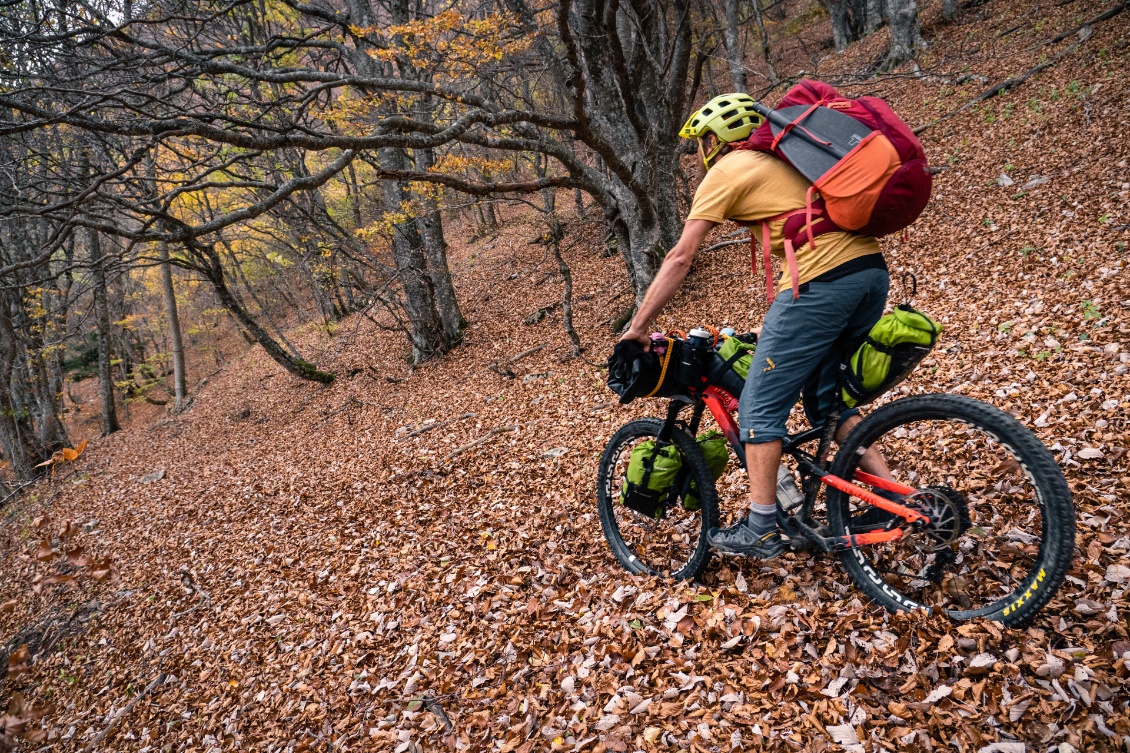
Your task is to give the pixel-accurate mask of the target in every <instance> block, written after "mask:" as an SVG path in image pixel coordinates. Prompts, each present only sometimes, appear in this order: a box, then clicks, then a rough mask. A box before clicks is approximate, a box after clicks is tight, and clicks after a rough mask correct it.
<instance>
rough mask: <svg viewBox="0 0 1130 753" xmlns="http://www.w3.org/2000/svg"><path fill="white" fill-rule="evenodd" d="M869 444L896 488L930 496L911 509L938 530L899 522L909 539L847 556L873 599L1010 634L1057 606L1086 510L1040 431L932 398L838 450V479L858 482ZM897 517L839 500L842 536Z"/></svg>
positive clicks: (833, 519)
mask: <svg viewBox="0 0 1130 753" xmlns="http://www.w3.org/2000/svg"><path fill="white" fill-rule="evenodd" d="M870 447H874V448H876V449H878V450H879V451H880V452H881V453H882V454H883V456H884V457H885V458H886V461H887V463H888V465H889V467H890V469H891V473H892V474H893V476H894V477H895V479H896V480H897V481H899V482H900V483H903V484H906V485H907V486H912V487H915V488H916V489H918V490H919V491H918V492H917V493H916V494H913V495H911V496H909V497H907V498H906V499H904V500H903V504H905V505H907V506H908V507H913V508H915V509H918V510H919V511H921V512H923V513H925V514H926V515H928V516H930V518H931V524H930V525H929V526H926V527H924V528H923V529H922V530H918V531H912V530H911V529H910V528H909V527H908V526H907V525H905V524H900V527H901V528H902V530H903V531H904V535H903V537H902V538H900V539H898V540H896V541H893V542H890V543H886V544H877V545H870V546H863V547H859V548H856V549H850V550H847V551H843V552H840V555H839V556H840V560H841V561H842V562H843V564H844V567H845V568H847V571H848V573H849V574H850V575H851V578H852V580H853V581H854V582H855V583H856V585H857V586H859V588H860V589H861V590H863V591H865V592H866V593H867V594H868V596H870V597H871V598H872V599H874V600H875V601H877V602H878V603H879V604H881V605H883V606H884V607H886V608H887V609H889V610H892V611H897V610H901V609H913V608H917V607H926V608H929V609H941V610H943V611H945V612H946V613H947V614H949V615H950V616H951V617H952V618H953V619H955V620H968V619H973V618H977V617H988V618H990V619H994V620H999V621H1001V622H1003V623H1005V624H1007V625H1017V624H1022V623H1024V622H1027V621H1028V620H1030V619H1031V618H1032V616H1034V615H1035V614H1036V612H1038V611H1039V610H1040V609H1041V608H1042V607H1043V606H1044V605H1045V604H1046V603H1047V602H1048V600H1049V599H1051V597H1052V595H1053V594H1054V593H1055V591H1056V589H1057V588H1059V586H1060V584H1061V583H1062V582H1063V578H1064V576H1065V575H1066V573H1067V569H1068V567H1069V566H1070V563H1071V557H1072V554H1073V552H1074V549H1075V511H1074V507H1073V505H1072V502H1071V493H1070V490H1069V489H1068V486H1067V481H1066V480H1065V479H1064V477H1063V473H1062V472H1061V471H1060V469H1059V467H1058V466H1057V465H1056V463H1055V459H1054V458H1053V457H1052V455H1051V453H1050V452H1049V451H1048V450H1047V448H1046V447H1044V446H1043V444H1041V443H1040V441H1039V440H1038V439H1037V438H1036V436H1035V435H1034V434H1033V433H1032V432H1031V431H1029V430H1028V429H1027V428H1025V427H1024V426H1023V425H1022V424H1020V423H1019V422H1018V421H1017V420H1016V419H1014V418H1013V417H1012V416H1010V415H1008V414H1007V413H1005V412H1004V411H1002V410H1000V409H998V408H995V407H993V406H991V405H987V404H985V403H981V402H978V401H976V400H972V399H970V398H966V397H961V396H957V395H923V396H916V397H911V398H906V399H903V400H897V401H895V402H893V403H889V404H888V405H886V406H884V407H882V408H880V409H879V410H877V411H875V412H874V413H872V414H871V415H870V416H868V417H867V418H866V419H865V420H864V421H863V422H862V423H861V424H860V425H859V426H857V427H856V428H855V430H854V431H852V433H851V434H850V435H849V436H848V437H847V439H846V440H845V441H844V443H843V445H842V446H841V447H840V449H839V451H838V452H837V453H836V458H835V462H834V463H833V465H832V468H831V472H832V473H833V474H834V475H836V476H839V477H840V478H843V479H849V480H850V479H852V477H853V476H854V473H855V471H856V469H857V468H858V466H859V461H860V458H861V457H862V455H863V452H864V451H865V450H866V449H867V448H870ZM890 520H891V516H890V515H889V514H886V513H883V512H882V511H881V510H878V509H877V508H873V507H871V506H870V505H867V504H865V503H863V502H860V501H859V500H856V499H852V498H851V497H849V496H848V495H847V494H845V493H843V492H840V491H837V490H834V489H829V491H828V521H829V524H830V526H831V529H832V532H833V534H835V535H837V536H843V535H847V534H850V533H856V534H858V533H865V532H867V531H874V530H880V529H882V528H884V527H886V526H887V524H888V523H890ZM900 520H901V519H900ZM897 522H898V521H896V522H895V523H897ZM893 525H894V524H891V527H893Z"/></svg>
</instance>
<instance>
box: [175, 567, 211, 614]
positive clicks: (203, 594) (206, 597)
mask: <svg viewBox="0 0 1130 753" xmlns="http://www.w3.org/2000/svg"><path fill="white" fill-rule="evenodd" d="M180 579H181V583H184V585H185V586H186V587H188V588H192V589H194V590H195V591H196V593H197V595H199V596H200V601H198V602H196V603H195V604H194V605H192V606H191V607H189V608H188V609H185V610H184V611H182V612H173V619H176V618H178V617H184V616H185V615H186V614H189V613H190V612H195V611H196V610H197V609H199V608H200V607H202V606H205V607H210V606H212V597H211V595H210V594H209V593H208V592H207V591H205V590H204V589H203V588H201V587H200V586H198V585H196V581H195V580H193V578H192V574H191V573H189V572H188V571H187V570H184V571H182V572H181V574H180Z"/></svg>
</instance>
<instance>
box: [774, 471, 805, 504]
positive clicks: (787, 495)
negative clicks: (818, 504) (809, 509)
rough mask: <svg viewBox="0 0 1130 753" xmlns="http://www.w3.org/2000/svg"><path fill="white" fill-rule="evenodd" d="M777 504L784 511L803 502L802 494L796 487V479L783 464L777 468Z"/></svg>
mask: <svg viewBox="0 0 1130 753" xmlns="http://www.w3.org/2000/svg"><path fill="white" fill-rule="evenodd" d="M777 502H778V503H779V504H780V505H781V507H782V508H783V509H784V510H786V511H788V510H791V509H792V508H794V507H796V506H797V505H799V504H801V503H802V502H804V494H803V493H801V491H800V489H799V488H798V487H797V485H796V479H794V478H793V474H792V472H791V471H790V470H789V469H788V468H786V467H785V466H784V465H783V464H782V465H779V466H777Z"/></svg>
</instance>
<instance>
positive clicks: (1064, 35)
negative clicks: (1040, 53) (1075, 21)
mask: <svg viewBox="0 0 1130 753" xmlns="http://www.w3.org/2000/svg"><path fill="white" fill-rule="evenodd" d="M1128 7H1130V3H1128V2H1126V0H1122V2H1121V3H1119V4H1118V5H1117V6H1115V7H1114V8H1111V9H1110V10H1108V11H1106V12H1105V13H1100V14H1099V15H1097V16H1095V17H1094V18H1091V19H1088V20H1086V21H1084V22H1083V23H1081V24H1079V25H1078V26H1076V27H1075V28H1073V29H1068V30H1067V31H1065V32H1063V33H1062V34H1060V35H1058V36H1055V37H1052V39H1051V41H1050V42H1048V44H1056V43H1057V42H1062V41H1063V40H1065V39H1067V38H1068V37H1069V36H1071V35H1072V34H1075V33H1076V32H1080V31H1082V30H1083V29H1085V28H1087V27H1088V26H1094V25H1095V24H1097V23H1100V22H1102V21H1105V20H1107V19H1108V18H1114V17H1115V16H1117V15H1118V14H1119V13H1121V12H1122V11H1124V10H1126V9H1127V8H1128Z"/></svg>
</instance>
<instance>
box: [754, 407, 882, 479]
mask: <svg viewBox="0 0 1130 753" xmlns="http://www.w3.org/2000/svg"><path fill="white" fill-rule="evenodd" d="M862 421H863V419H862V418H860V417H859V414H858V413H853V414H851V415H850V416H848V417H847V420H846V421H844V422H843V423H842V424H840V428H839V429H837V430H836V441H837V442H839V443H840V444H843V441H844V440H845V439H847V435H848V434H850V433H851V430H852V429H854V428H855V427H856V426H858V425H859V424H860V423H861V422H862ZM747 456H748V453H747ZM859 467H860V468H862V469H863V470H864V471H866V472H867V473H870V474H871V475H872V476H878V477H879V478H881V479H886V480H887V481H894V480H895V477H894V476H892V475H891V469H890V468H888V467H887V461H886V459H885V458H884V457H883V453H881V452H879V451H878V450H877V449H875V448H874V447H868V448H867V452H865V453H864V454H863V457H862V458H860V460H859Z"/></svg>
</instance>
